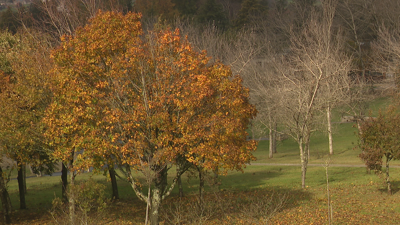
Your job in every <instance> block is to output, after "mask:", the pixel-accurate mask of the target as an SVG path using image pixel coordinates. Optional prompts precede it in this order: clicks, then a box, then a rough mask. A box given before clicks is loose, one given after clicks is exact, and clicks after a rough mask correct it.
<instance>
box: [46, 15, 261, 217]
mask: <svg viewBox="0 0 400 225" xmlns="http://www.w3.org/2000/svg"><path fill="white" fill-rule="evenodd" d="M54 59H55V63H56V66H55V68H54V70H53V73H52V74H53V76H54V77H55V78H56V81H55V83H54V84H55V86H54V88H55V90H56V91H55V95H56V98H55V101H54V102H53V103H52V105H51V107H50V108H49V110H48V117H47V119H46V122H47V124H48V137H49V138H51V137H53V141H52V144H53V146H54V147H55V148H56V151H55V154H54V156H55V157H57V158H60V159H67V158H68V157H70V155H71V152H76V151H78V150H80V149H84V151H83V153H82V154H80V155H79V156H78V158H77V160H76V163H75V165H74V168H70V169H71V170H78V169H79V168H83V167H86V168H87V167H88V166H92V165H102V164H104V161H102V160H103V158H104V156H107V155H113V156H114V157H115V158H116V160H118V161H119V162H120V163H121V164H123V165H125V167H126V168H127V175H128V178H129V182H130V183H131V186H132V188H133V190H134V191H135V193H136V195H137V196H138V197H139V199H141V200H143V201H145V202H147V204H148V205H149V206H150V210H151V212H150V221H151V223H152V224H158V212H159V207H160V204H161V201H162V200H163V199H164V198H165V197H167V196H168V195H169V194H170V193H171V191H172V189H173V187H174V185H175V183H176V182H177V179H178V178H179V177H180V176H181V174H182V173H183V172H184V171H185V170H186V169H187V168H188V167H189V166H190V165H193V164H194V165H199V166H201V167H202V168H204V169H212V170H214V169H216V168H217V167H218V168H221V170H220V171H221V172H223V171H226V170H228V169H241V168H242V167H243V166H244V164H245V163H246V162H248V161H249V160H251V159H252V155H251V153H250V152H251V151H253V150H255V143H254V142H251V141H246V136H247V133H246V129H247V125H248V123H249V120H250V119H251V118H252V117H253V116H254V115H255V109H254V107H253V106H252V105H250V104H249V103H248V92H247V90H246V89H244V88H243V87H242V83H241V79H240V78H239V77H237V76H236V77H232V75H231V71H230V69H229V67H227V66H225V65H223V64H221V63H218V62H217V63H214V64H211V65H208V57H207V56H206V54H205V53H198V52H196V51H194V50H193V48H192V47H191V46H190V44H189V43H188V42H187V40H185V39H181V36H180V34H179V31H178V30H176V31H174V32H172V31H170V30H169V29H167V30H158V31H154V32H149V33H148V35H146V36H144V37H143V36H142V30H141V24H140V22H139V16H138V15H137V14H132V13H128V14H126V15H125V16H124V15H122V14H120V13H111V12H109V13H100V14H99V15H98V16H97V17H95V18H94V19H92V20H91V22H90V24H89V25H88V26H85V27H84V28H82V29H81V30H79V31H78V32H77V34H76V36H74V37H66V38H65V39H64V41H63V43H62V46H61V47H60V48H59V49H57V51H56V52H55V53H54ZM121 71H124V72H123V73H121ZM172 166H176V168H177V174H176V175H175V178H174V179H173V183H172V184H171V186H169V187H168V185H167V175H168V171H169V169H170V168H171V167H172ZM133 171H141V172H142V173H143V174H149V175H148V176H147V178H148V179H149V180H151V181H152V183H153V185H154V186H152V187H151V186H148V187H149V192H148V196H146V195H144V194H143V193H142V192H141V191H140V190H139V188H138V183H137V181H136V180H135V179H134V178H133V176H132V172H133ZM146 171H148V172H146Z"/></svg>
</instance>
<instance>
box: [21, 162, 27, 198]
mask: <svg viewBox="0 0 400 225" xmlns="http://www.w3.org/2000/svg"><path fill="white" fill-rule="evenodd" d="M22 167H23V168H22V173H23V174H22V176H23V178H24V191H25V194H26V193H28V189H27V188H26V164H24V165H23V166H22Z"/></svg>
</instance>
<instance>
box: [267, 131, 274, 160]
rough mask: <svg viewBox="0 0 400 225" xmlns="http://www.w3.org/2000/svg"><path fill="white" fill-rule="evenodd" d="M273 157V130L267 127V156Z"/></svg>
mask: <svg viewBox="0 0 400 225" xmlns="http://www.w3.org/2000/svg"><path fill="white" fill-rule="evenodd" d="M273 157H274V131H273V129H272V128H269V156H268V158H270V159H272V158H273Z"/></svg>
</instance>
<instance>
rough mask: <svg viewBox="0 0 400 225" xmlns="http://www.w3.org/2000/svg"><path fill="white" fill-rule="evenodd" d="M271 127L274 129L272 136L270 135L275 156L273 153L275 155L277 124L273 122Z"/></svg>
mask: <svg viewBox="0 0 400 225" xmlns="http://www.w3.org/2000/svg"><path fill="white" fill-rule="evenodd" d="M273 125H274V129H273V133H272V134H273V135H272V151H273V153H274V154H275V153H277V151H276V134H277V132H276V130H277V128H278V124H277V123H276V122H273Z"/></svg>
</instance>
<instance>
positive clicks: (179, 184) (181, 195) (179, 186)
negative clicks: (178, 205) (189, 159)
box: [178, 176, 184, 198]
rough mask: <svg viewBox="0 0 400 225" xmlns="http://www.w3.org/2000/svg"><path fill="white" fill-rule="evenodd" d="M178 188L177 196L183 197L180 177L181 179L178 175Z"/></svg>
mask: <svg viewBox="0 0 400 225" xmlns="http://www.w3.org/2000/svg"><path fill="white" fill-rule="evenodd" d="M178 188H179V197H181V198H182V197H183V196H184V194H183V187H182V179H181V176H179V178H178Z"/></svg>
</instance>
